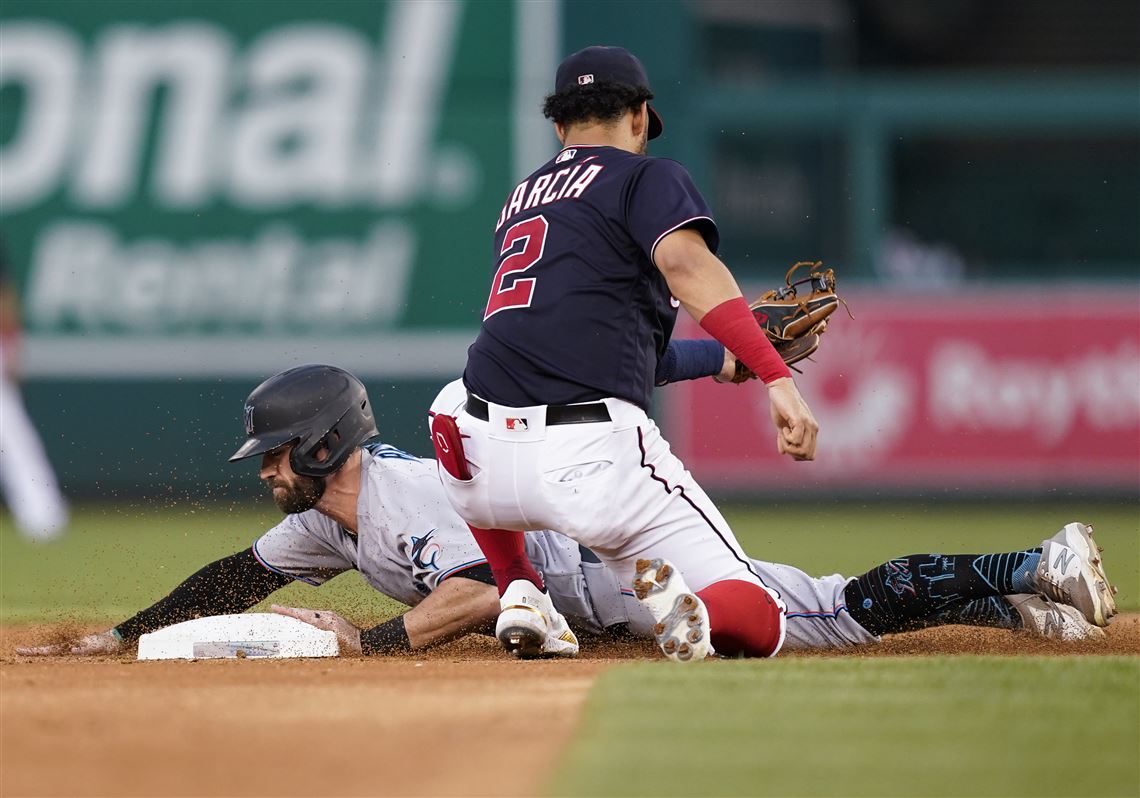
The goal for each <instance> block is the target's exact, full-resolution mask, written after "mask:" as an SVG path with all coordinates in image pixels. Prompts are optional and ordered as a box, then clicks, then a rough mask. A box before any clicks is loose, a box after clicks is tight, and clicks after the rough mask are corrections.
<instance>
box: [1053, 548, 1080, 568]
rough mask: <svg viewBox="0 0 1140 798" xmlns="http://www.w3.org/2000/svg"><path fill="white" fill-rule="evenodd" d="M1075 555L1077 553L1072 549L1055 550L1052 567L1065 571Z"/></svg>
mask: <svg viewBox="0 0 1140 798" xmlns="http://www.w3.org/2000/svg"><path fill="white" fill-rule="evenodd" d="M1076 556H1077V553H1076V552H1075V551H1073V550H1072V549H1061V550H1060V551H1058V552H1057V559H1055V560H1053V567H1054V568H1060V569H1061V570H1062V571H1067V570H1069V563H1071V562H1072V561H1073V558H1074V557H1076Z"/></svg>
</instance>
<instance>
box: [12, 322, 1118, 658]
mask: <svg viewBox="0 0 1140 798" xmlns="http://www.w3.org/2000/svg"><path fill="white" fill-rule="evenodd" d="M672 346H673V347H678V346H680V347H681V351H679V352H678V353H677V355H678V356H677V357H676V358H673V357H671V358H670V361H671V362H672V361H674V360H675V361H678V362H682V363H687V364H689V365H688V366H686V367H685V368H687V369H688V370H687V371H679V372H671V373H669V374H663V373H661V372H659V374H658V376H659V377H660V378H666V377H674V378H676V377H678V376H682V377H683V376H690V377H695V376H700V375H701V371H702V370H703V371H704V372H705V373H707V374H717V373H719V369H718V366H717V365H716V363H715V357H713V356H714V355H715V356H719V357H720V360H721V365H720V368H723V369H725V370H726V371H728V370H729V369H731V368H734V367H735V361H734V359H731V361H730V359H729V358H727V357H726V354H725V350H723V349H720V348H718V347H715V345H714V346H713V347H710V346H709V345H708V344H707V342H682V341H678V342H674V344H673V345H672ZM465 401H466V391H465V390H464V388H463V386H462V384H461V383H460V382H458V381H456V382H455V383H452V384H451V385H449V386H448V387H447V388H445V389H444V391H443V392H441V394H440V400H438V403H437V407H438V410H439V412H443V411H445V410H454V409H455V407H456V406H457V405H459V404H461V403H463V402H465ZM449 405H450V407H449ZM245 430H246V434H247V436H248V437H247V440H246V441H245V442H244V443H243V444H242V445H241V447H240V448H239V449H238V450H237V452H235V454H234V455H233V457H231V460H241V459H245V458H249V457H258V456H259V457H260V458H261V469H260V477H261V479H262V480H263V481H264V482H265V483H266V485H267V486H268V487H269V488H270V489H271V490H272V492H273V498H274V501H275V502H276V504H277V505H278V507H279V508H280V509H281V510H282V511H283V512H284V513H285V514H286V516H285V519H284V520H283V521H282V522H281V523H280V524H278V525H277V526H275V527H273V528H272V529H270V530H269V531H268V532H266V533H265V534H263V535H262V536H261V537H260V538H258V539H257V541H256V542H255V543H254V544H253V546H252V547H250V548H248V549H245V550H243V551H240V552H238V553H236V554H233V555H230V556H228V557H225V558H223V559H221V560H218V561H217V562H214V563H211V564H209V565H207V566H206V567H204V568H202V569H201V570H200V571H198V572H197V573H195V574H193V575H192V576H190V577H189V578H188V579H186V580H185V581H184V582H183V583H182V584H180V585H179V586H178V587H176V588H175V589H174V590H173V591H172V592H171V593H170V595H168V596H166V597H165V598H163V599H161V600H160V601H158V602H157V603H155V604H154V605H153V606H151V607H148V608H147V609H144V610H143V611H142V612H139V613H138V614H137V615H135V616H133V617H132V618H130V619H128V620H126V621H124V622H123V623H120V624H118V625H117V626H116V627H114V628H113V629H109V630H107V631H104V632H99V633H96V634H91V635H87V636H85V637H83V638H80V639H78V640H74V641H71V642H67V643H60V644H53V645H48V646H41V647H34V648H20V649H17V652H18V653H20V654H23V655H57V654H104V653H113V652H116V651H119V650H122V649H123V648H124V647H126V646H128V645H130V644H132V643H134V642H135V641H136V640H137V639H138V637H139V636H140V635H142V634H145V633H146V632H150V631H153V630H155V629H159V628H161V627H163V626H167V625H170V624H173V623H178V622H181V621H185V620H190V619H192V618H199V617H203V616H207V615H216V614H223V613H232V612H241V611H244V610H246V609H248V608H250V607H252V606H253V605H254V604H256V603H258V602H259V601H261V600H263V599H265V598H267V597H268V596H270V595H271V594H272V593H273V592H274V591H276V590H278V589H279V588H281V587H284V586H285V585H286V584H288V583H289V582H291V581H292V580H300V581H302V582H305V583H307V584H311V585H320V584H322V583H323V582H325V581H327V580H328V579H330V578H332V577H333V576H335V575H337V574H339V573H342V572H344V571H348V570H358V571H360V572H361V573H362V574H363V576H364V578H365V580H366V581H367V582H368V583H369V584H370V585H371V586H372V587H374V588H375V589H376V590H378V591H380V592H381V593H383V594H385V595H387V596H389V597H391V598H394V599H396V600H397V601H401V602H403V603H405V604H407V605H409V606H410V607H411V609H410V610H408V611H407V612H405V613H404V614H403V615H400V616H398V617H396V618H393V619H391V620H389V621H385V622H384V623H381V624H379V625H377V626H374V627H372V628H369V629H364V630H361V629H358V628H356V627H355V626H353V625H352V624H350V623H349V622H348V621H346V620H345V619H343V618H342V617H341V616H339V615H338V614H336V613H334V612H329V611H325V610H308V609H298V608H291V607H275V609H276V611H278V612H280V613H282V614H285V615H291V616H293V617H295V618H299V619H301V620H303V621H307V622H308V623H311V624H313V625H314V626H317V627H319V628H322V629H328V630H332V631H334V632H336V633H337V635H338V637H339V639H340V643H341V650H342V651H343V652H345V653H362V654H385V653H397V652H405V651H411V650H419V649H423V648H425V647H428V646H431V645H434V644H437V643H442V642H445V641H447V640H451V639H453V638H455V637H457V636H460V635H463V634H466V633H469V632H489V631H490V630H491V629H492V625H493V624H494V622H495V619H496V617H497V616H498V615H499V602H498V600H497V591H496V589H495V588H494V586H493V576H492V573H491V571H490V569H489V567H488V564H487V561H486V558H484V557H483V556H482V554H481V553H480V551H479V550H478V548H477V546H476V545H475V542H474V541H473V540H472V538H471V535H470V533H469V532H468V530H467V527H466V525H465V524H464V523H463V521H462V520H461V519H460V518H459V517H458V516H457V515H456V514H455V513H454V512H453V511H452V510H451V508H450V507H449V506H448V503H447V500H446V498H445V497H444V494H443V489H442V486H441V485H440V482H439V479H438V477H437V475H436V463H435V461H432V460H426V459H420V458H416V457H413V456H411V455H408V454H406V453H404V452H402V451H400V450H398V449H395V448H393V447H391V446H387V445H385V444H383V443H381V442H380V441H379V440H378V438H377V430H376V425H375V421H374V419H373V413H372V406H371V403H370V402H369V400H368V396H367V394H366V392H365V390H364V386H363V385H362V384H361V383H360V382H359V380H357V379H356V378H355V377H353V376H352V375H351V374H349V373H347V372H345V371H342V370H341V369H338V368H334V367H331V366H301V367H298V368H295V369H290V370H288V371H285V372H282V373H281V374H278V375H276V376H274V377H271V378H270V379H268V380H266V381H265V382H264V383H262V384H261V385H260V386H258V387H257V388H256V389H255V390H254V391H253V393H251V394H250V396H249V398H248V399H247V401H246V404H245ZM1088 535H1089V529H1088V528H1087V527H1085V526H1083V525H1082V524H1078V523H1072V524H1069V525H1068V526H1066V527H1065V528H1064V529H1063V530H1061V532H1059V533H1058V534H1057V535H1056V536H1054V537H1053V538H1050V539H1049V540H1046V541H1045V542H1044V543H1043V545H1042V547H1041V548H1038V549H1030V550H1026V551H1020V552H1011V553H1004V554H986V555H935V554H922V555H912V556H910V557H900V558H898V559H895V560H891V561H890V562H888V563H883V564H882V565H880V566H878V567H876V568H874V569H872V570H870V571H868V572H867V573H866V574H863V575H862V576H859V577H856V578H847V577H841V576H839V575H834V576H828V577H823V578H819V579H816V578H812V577H810V576H808V575H807V574H805V573H804V572H803V571H800V570H799V569H797V568H793V567H791V566H788V565H779V564H776V563H768V562H762V561H759V560H751V559H750V560H749V564H750V567H751V568H753V569H754V570H755V571H756V573H757V574H759V575H760V578H762V579H763V580H764V582H765V584H767V585H770V586H771V589H772V590H773V591H776V592H777V593H778V595H779V597H780V600H781V601H782V602H783V603H785V604H786V606H787V608H788V611H787V642H786V644H787V645H788V647H790V648H797V649H801V648H842V647H848V646H855V645H860V644H866V643H872V642H874V641H875V640H877V638H878V635H880V634H884V633H891V632H901V631H906V630H911V629H919V628H923V627H926V626H933V625H938V624H945V623H967V624H973V625H978V626H993V627H1001V628H1007V629H1024V630H1027V631H1028V632H1030V633H1032V634H1034V635H1037V636H1044V637H1050V638H1054V639H1059V640H1080V639H1089V638H1096V637H1103V635H1104V633H1103V632H1102V631H1101V630H1100V629H1099V628H1098V627H1099V626H1103V625H1105V624H1106V623H1107V621H1108V618H1109V617H1110V616H1111V615H1112V613H1113V612H1114V611H1115V606H1114V604H1113V602H1112V600H1111V593H1108V592H1107V591H1103V590H1101V587H1100V585H1101V583H1103V582H1104V571H1103V569H1102V567H1101V565H1100V562H1099V558H1098V556H1097V555H1096V553H1095V548H1093V547H1091V546H1089V538H1088ZM526 554H527V559H528V562H530V564H531V566H532V567H533V568H535V570H536V571H538V572H539V573H541V574H542V576H543V578H544V579H545V584H546V587H547V590H548V595H549V596H550V599H551V601H552V603H553V604H554V606H555V607H556V608H557V611H558V612H559V613H560V615H561V616H563V617H565V618H566V619H567V620H568V621H569V623H570V624H571V625H572V627H573V629H574V630H575V631H576V632H578V633H579V634H589V635H625V634H634V635H637V636H643V637H650V636H652V635H653V627H654V625H655V624H656V619H655V616H654V615H653V613H652V612H651V611H650V610H649V609H648V608H646V607H645V605H644V604H643V603H642V602H640V601H638V600H637V599H636V598H635V597H634V596H633V595H632V591H631V590H630V589H628V588H626V587H624V586H623V585H622V584H621V583H620V582H619V580H618V578H617V577H616V575H615V574H614V572H613V571H611V570H609V569H607V568H606V567H605V566H604V565H603V564H602V563H601V562H599V561H598V558H597V557H595V556H594V555H593V553H592V552H590V551H589V550H587V549H584V548H582V547H581V546H579V545H578V544H577V543H576V542H574V541H572V540H570V539H569V538H567V537H565V536H563V535H560V534H558V533H556V532H551V531H540V532H533V533H530V534H528V536H527V537H526ZM1049 597H1052V598H1049ZM1059 602H1060V603H1059ZM576 651H577V647H576V646H575V647H574V648H573V649H572V650H571V649H567V648H560V649H558V650H556V651H554V652H552V653H555V654H564V655H566V654H573V653H576Z"/></svg>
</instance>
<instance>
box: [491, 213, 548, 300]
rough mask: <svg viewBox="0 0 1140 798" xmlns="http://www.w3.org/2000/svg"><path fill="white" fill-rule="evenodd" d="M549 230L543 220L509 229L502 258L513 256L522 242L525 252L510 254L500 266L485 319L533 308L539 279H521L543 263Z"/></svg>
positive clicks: (536, 217)
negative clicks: (532, 297)
mask: <svg viewBox="0 0 1140 798" xmlns="http://www.w3.org/2000/svg"><path fill="white" fill-rule="evenodd" d="M549 229H550V226H549V225H548V224H547V223H546V217H544V216H535V217H534V218H532V219H524V220H523V221H521V222H518V223H517V224H513V225H511V226H510V227H509V228H508V229H507V232H506V234H505V235H504V236H503V247H502V249H501V250H500V251H499V256H500V257H502V256H503V255H504V254H506V253H507V252H510V251H511V250H512V249H514V248H515V244H516V243H517V242H519V241H522V242H523V245H522V249H520V250H519V251H518V252H511V254H510V255H507V256H506V257H505V258H503V262H502V263H500V264H499V268H498V270H497V271H496V272H495V279H494V280H493V281H492V282H491V297H490V299H488V300H487V310H486V312H485V313H484V314H483V318H484V319H489V318H490V317H491V316H493V315H495V314H496V313H498V312H499V311H500V310H510V309H511V308H527V307H530V299H531V296H533V294H534V283H535V279H536V278H534V277H518V275H519V274H521V273H523V272H525V271H526V270H527V269H529V268H530V267H531V266H533V265H534V264H536V263H538V262H539V260H541V259H542V253H543V250H545V249H546V232H547V230H549Z"/></svg>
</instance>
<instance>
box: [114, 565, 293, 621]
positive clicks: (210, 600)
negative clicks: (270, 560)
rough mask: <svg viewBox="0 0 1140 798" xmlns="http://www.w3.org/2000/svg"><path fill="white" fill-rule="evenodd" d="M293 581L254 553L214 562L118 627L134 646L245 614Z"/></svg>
mask: <svg viewBox="0 0 1140 798" xmlns="http://www.w3.org/2000/svg"><path fill="white" fill-rule="evenodd" d="M292 581H293V580H292V579H291V578H290V577H288V576H285V575H284V574H278V573H274V572H273V571H270V570H268V569H267V568H266V567H265V566H264V565H262V564H261V563H260V562H258V561H257V558H256V557H255V556H253V549H252V548H249V549H246V550H245V551H239V552H238V553H237V554H232V555H230V556H229V557H223V558H222V559H220V560H218V561H217V562H212V563H210V564H209V565H207V566H206V567H205V568H203V569H201V570H200V571H198V572H197V573H195V574H194V575H193V576H191V577H190V578H188V579H187V580H186V581H184V582H183V583H182V584H180V585H179V586H178V587H176V588H174V590H172V591H171V592H170V595H169V596H167V597H166V598H164V599H161V600H160V601H158V602H157V603H155V604H153V605H151V606H150V607H147V608H146V609H145V610H143V611H142V612H140V613H139V614H138V615H135V616H134V617H133V618H130V619H128V620H126V621H123V622H122V623H121V624H119V625H118V626H116V627H115V631H117V632H118V633H119V634H120V635H121V636H122V638H123V640H124V641H125V642H128V643H133V642H134V641H135V640H137V639H138V638H139V637H141V636H142V635H144V634H146V633H147V632H153V631H154V630H156V629H161V628H162V627H164V626H170V625H171V624H173V623H181V622H182V621H189V620H192V619H194V618H202V617H205V616H207V615H226V614H228V613H234V612H245V611H246V610H248V609H249V608H250V607H252V606H253V605H254V604H256V603H257V602H259V601H261V600H263V599H265V598H266V597H267V596H269V594H270V593H272V592H273V591H275V590H279V589H280V588H283V587H285V585H287V584H289V583H290V582H292Z"/></svg>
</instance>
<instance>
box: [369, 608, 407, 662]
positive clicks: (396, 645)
mask: <svg viewBox="0 0 1140 798" xmlns="http://www.w3.org/2000/svg"><path fill="white" fill-rule="evenodd" d="M360 650H361V652H362V653H364V654H403V653H406V652H408V651H411V650H412V642H411V640H409V639H408V628H407V627H406V626H404V616H403V615H397V616H396V617H395V618H393V619H391V620H390V621H384V623H382V624H380V625H379V626H373V627H372V628H371V629H365V630H364V631H362V632H361V633H360Z"/></svg>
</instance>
